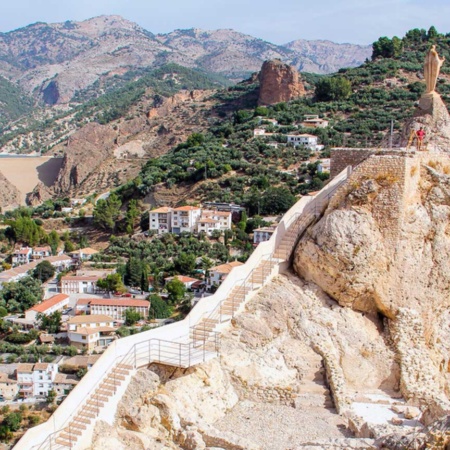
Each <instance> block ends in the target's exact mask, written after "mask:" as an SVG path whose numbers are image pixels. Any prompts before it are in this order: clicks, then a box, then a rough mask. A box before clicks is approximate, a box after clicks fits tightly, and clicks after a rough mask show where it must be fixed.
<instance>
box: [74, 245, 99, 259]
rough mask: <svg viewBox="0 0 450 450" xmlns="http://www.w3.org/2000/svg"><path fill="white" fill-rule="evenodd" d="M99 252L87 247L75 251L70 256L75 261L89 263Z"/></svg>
mask: <svg viewBox="0 0 450 450" xmlns="http://www.w3.org/2000/svg"><path fill="white" fill-rule="evenodd" d="M97 253H98V251H97V250H95V249H93V248H90V247H86V248H80V250H75V251H74V252H72V253H70V256H71V257H72V258H73V259H74V260H75V261H88V260H90V259H91V258H92V256H93V255H95V254H97Z"/></svg>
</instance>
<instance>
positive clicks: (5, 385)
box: [0, 372, 19, 400]
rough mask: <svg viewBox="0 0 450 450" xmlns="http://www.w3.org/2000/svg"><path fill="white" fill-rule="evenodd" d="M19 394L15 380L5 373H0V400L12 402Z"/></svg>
mask: <svg viewBox="0 0 450 450" xmlns="http://www.w3.org/2000/svg"><path fill="white" fill-rule="evenodd" d="M18 393H19V385H18V384H17V380H15V379H14V378H13V377H11V376H10V375H8V374H7V373H4V372H0V399H1V400H13V399H14V398H16V396H17V394H18Z"/></svg>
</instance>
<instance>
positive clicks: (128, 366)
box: [116, 364, 133, 370]
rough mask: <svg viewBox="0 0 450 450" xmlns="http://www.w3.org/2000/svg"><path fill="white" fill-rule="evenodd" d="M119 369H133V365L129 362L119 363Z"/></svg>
mask: <svg viewBox="0 0 450 450" xmlns="http://www.w3.org/2000/svg"><path fill="white" fill-rule="evenodd" d="M116 367H118V368H119V369H126V370H133V366H130V365H129V364H117V366H116Z"/></svg>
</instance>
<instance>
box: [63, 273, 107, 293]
mask: <svg viewBox="0 0 450 450" xmlns="http://www.w3.org/2000/svg"><path fill="white" fill-rule="evenodd" d="M100 278H101V277H100V276H65V277H61V292H62V293H63V294H95V293H97V292H99V291H100V289H98V287H97V281H98V280H99V279H100Z"/></svg>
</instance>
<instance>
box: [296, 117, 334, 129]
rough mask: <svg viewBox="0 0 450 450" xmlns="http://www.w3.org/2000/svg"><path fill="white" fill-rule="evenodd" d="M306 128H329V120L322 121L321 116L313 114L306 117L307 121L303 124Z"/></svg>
mask: <svg viewBox="0 0 450 450" xmlns="http://www.w3.org/2000/svg"><path fill="white" fill-rule="evenodd" d="M302 126H303V127H305V128H327V127H328V120H325V119H320V118H319V116H317V115H314V114H311V115H308V114H307V115H305V120H304V121H303V122H302Z"/></svg>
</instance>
